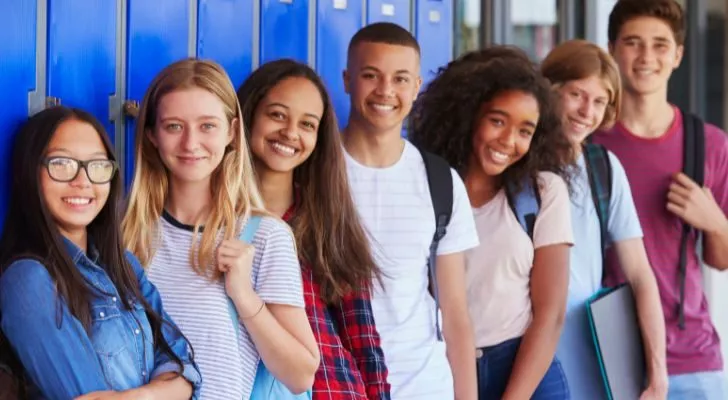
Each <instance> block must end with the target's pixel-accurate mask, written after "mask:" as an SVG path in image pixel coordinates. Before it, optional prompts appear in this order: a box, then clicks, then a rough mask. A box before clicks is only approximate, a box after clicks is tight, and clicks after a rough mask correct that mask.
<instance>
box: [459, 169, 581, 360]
mask: <svg viewBox="0 0 728 400" xmlns="http://www.w3.org/2000/svg"><path fill="white" fill-rule="evenodd" d="M540 181H541V183H542V187H541V192H540V193H541V209H540V211H539V213H538V216H537V217H536V224H535V225H534V232H533V242H531V239H530V238H529V237H528V234H527V233H526V231H525V230H524V229H523V227H522V226H521V225H520V224H519V223H518V220H517V219H516V216H515V214H514V213H513V211H512V210H511V208H510V206H509V205H508V199H507V197H506V194H505V191H504V190H503V189H501V190H500V191H499V192H498V194H496V196H495V197H494V198H493V199H492V200H490V201H489V202H488V203H486V204H485V205H483V206H481V207H479V208H474V209H473V214H474V215H475V225H476V229H477V230H478V238H479V239H480V245H479V246H478V247H476V248H473V249H471V250H468V251H467V252H466V253H465V260H466V262H465V274H466V280H467V297H468V310H469V312H470V318H471V320H472V324H473V328H474V330H475V346H476V347H487V346H493V345H496V344H498V343H502V342H504V341H506V340H508V339H513V338H517V337H520V336H522V335H523V334H524V333H525V332H526V328H528V325H529V324H530V323H531V315H532V313H531V291H530V289H529V282H530V279H531V268H532V267H533V253H534V249H537V248H539V247H543V246H549V245H553V244H561V243H566V244H569V245H571V244H572V243H573V234H572V230H571V216H570V213H571V210H570V203H569V193H568V190H567V189H566V184H565V183H564V181H563V179H561V178H560V177H559V176H558V175H556V174H553V173H550V172H542V173H541V174H540Z"/></svg>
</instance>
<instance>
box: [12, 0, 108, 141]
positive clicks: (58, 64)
mask: <svg viewBox="0 0 728 400" xmlns="http://www.w3.org/2000/svg"><path fill="white" fill-rule="evenodd" d="M3 3H6V2H3ZM26 3H27V2H26ZM116 8H117V2H116V1H99V0H49V1H48V95H49V96H51V97H54V98H57V99H59V101H60V103H61V104H64V105H68V106H72V107H78V108H82V109H84V110H86V111H89V112H91V113H92V114H93V115H94V116H96V118H98V119H99V120H100V121H101V122H102V123H103V124H104V127H105V128H106V130H107V132H108V134H109V136H110V137H111V138H112V140H113V139H114V126H113V124H112V123H111V122H110V117H109V98H110V96H112V95H113V94H114V92H115V91H116V79H115V78H116V12H117V10H116Z"/></svg>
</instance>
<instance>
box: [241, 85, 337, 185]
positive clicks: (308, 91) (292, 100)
mask: <svg viewBox="0 0 728 400" xmlns="http://www.w3.org/2000/svg"><path fill="white" fill-rule="evenodd" d="M323 113H324V103H323V100H322V98H321V93H319V90H318V88H317V87H316V86H315V85H314V84H313V83H312V82H311V81H309V80H308V79H306V78H299V77H293V78H287V79H284V80H282V81H281V82H279V83H278V84H277V85H275V86H274V87H272V88H271V89H270V90H269V91H268V93H267V94H266V95H265V97H264V98H263V100H261V102H260V103H259V104H258V106H257V107H256V110H255V117H254V121H253V126H252V129H251V133H250V149H251V151H252V152H253V154H254V156H255V158H256V160H257V167H258V168H266V169H268V170H271V171H276V172H293V170H294V169H295V168H296V167H298V166H299V165H301V164H303V163H304V162H305V161H306V160H307V159H308V158H309V157H310V156H311V153H312V152H313V150H314V148H315V147H316V141H317V139H318V129H319V125H320V124H321V118H322V117H323Z"/></svg>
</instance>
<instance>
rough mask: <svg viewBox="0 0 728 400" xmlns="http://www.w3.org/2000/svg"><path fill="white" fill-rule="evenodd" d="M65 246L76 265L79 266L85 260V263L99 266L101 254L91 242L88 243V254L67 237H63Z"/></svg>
mask: <svg viewBox="0 0 728 400" xmlns="http://www.w3.org/2000/svg"><path fill="white" fill-rule="evenodd" d="M63 245H64V246H65V247H66V251H67V252H68V255H69V256H70V257H71V260H72V261H73V263H74V264H76V265H78V264H79V262H80V261H81V260H84V259H85V261H87V262H89V263H90V264H91V265H98V261H99V252H98V250H96V247H95V246H94V245H93V244H92V243H91V240H89V241H88V245H87V247H88V252H86V253H85V252H84V251H83V250H82V249H81V248H80V247H78V246H77V245H76V244H75V243H73V242H72V241H71V240H70V239H68V238H67V237H65V236H63Z"/></svg>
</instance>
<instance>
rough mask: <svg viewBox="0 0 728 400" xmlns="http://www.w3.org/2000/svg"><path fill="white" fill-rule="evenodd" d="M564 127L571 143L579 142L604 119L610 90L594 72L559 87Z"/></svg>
mask: <svg viewBox="0 0 728 400" xmlns="http://www.w3.org/2000/svg"><path fill="white" fill-rule="evenodd" d="M558 91H559V95H560V99H561V112H562V118H561V120H562V123H563V130H564V133H565V134H566V136H567V137H568V138H569V140H570V141H571V142H572V143H575V144H580V143H582V142H583V141H584V140H585V139H586V138H587V137H588V136H589V135H590V134H591V133H592V132H594V131H596V130H597V129H598V128H599V127H600V126H601V125H602V121H604V115H605V113H606V111H607V106H608V105H609V102H610V92H609V90H608V89H607V87H606V85H605V83H604V80H603V79H601V78H599V77H598V76H596V75H592V76H590V77H588V78H585V79H579V80H574V81H569V82H566V83H565V84H564V85H562V86H561V87H560V88H559V90H558Z"/></svg>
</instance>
